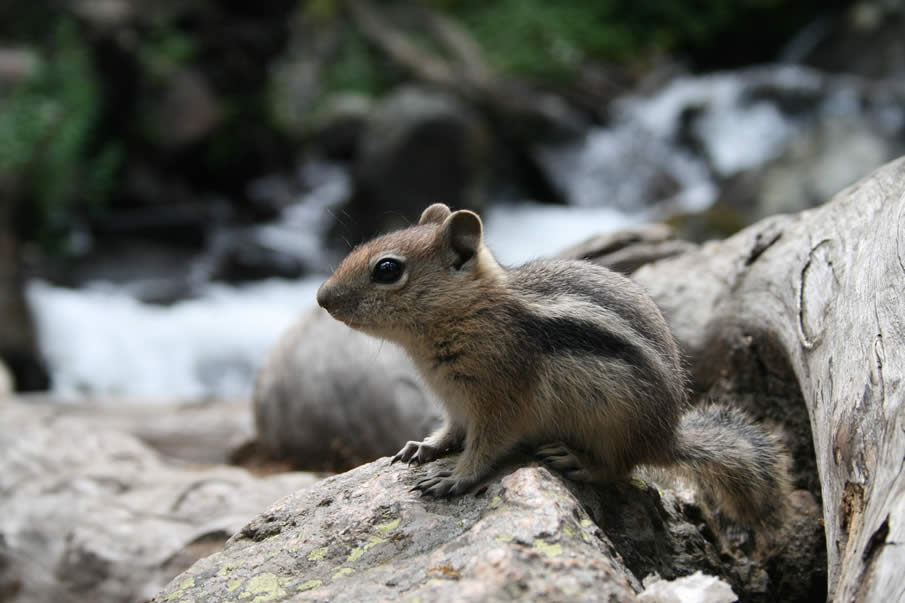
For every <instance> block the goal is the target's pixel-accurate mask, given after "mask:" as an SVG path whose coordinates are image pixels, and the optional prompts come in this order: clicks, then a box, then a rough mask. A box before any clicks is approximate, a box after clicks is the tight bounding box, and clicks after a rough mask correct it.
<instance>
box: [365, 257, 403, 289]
mask: <svg viewBox="0 0 905 603" xmlns="http://www.w3.org/2000/svg"><path fill="white" fill-rule="evenodd" d="M403 272H405V264H403V263H402V262H400V261H399V260H394V259H393V258H383V259H382V260H378V261H377V264H375V265H374V270H372V271H371V280H372V281H374V282H375V283H384V284H389V283H395V282H396V281H398V280H399V279H400V278H401V277H402V273H403Z"/></svg>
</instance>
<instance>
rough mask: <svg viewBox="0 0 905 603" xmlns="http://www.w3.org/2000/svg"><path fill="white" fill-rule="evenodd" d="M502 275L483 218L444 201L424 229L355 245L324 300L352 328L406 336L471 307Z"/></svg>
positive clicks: (320, 295) (428, 213)
mask: <svg viewBox="0 0 905 603" xmlns="http://www.w3.org/2000/svg"><path fill="white" fill-rule="evenodd" d="M502 278H504V276H503V271H502V269H501V268H500V266H499V264H497V262H496V260H495V259H494V258H493V256H492V255H491V254H490V252H489V251H488V250H487V248H486V247H485V246H484V243H483V225H482V224H481V218H479V217H478V215H477V214H475V213H473V212H470V211H467V210H461V211H456V212H452V211H450V209H449V208H448V207H447V206H446V205H443V204H442V203H436V204H434V205H431V206H430V207H428V208H427V209H425V210H424V213H422V214H421V219H420V220H419V221H418V224H417V226H412V227H410V228H406V229H404V230H400V231H397V232H392V233H390V234H387V235H384V236H381V237H378V238H376V239H373V240H371V241H369V242H367V243H364V244H362V245H359V246H358V247H356V248H355V249H353V250H352V251H351V252H350V253H349V255H348V256H347V257H346V258H345V259H344V260H343V261H342V263H341V264H340V265H339V268H337V269H336V272H334V273H333V276H331V277H330V278H329V279H327V281H326V282H324V284H322V285H321V286H320V289H318V291H317V303H318V304H320V306H321V307H323V308H324V309H326V310H327V311H328V312H329V313H330V314H331V315H332V316H333V317H334V318H336V319H337V320H341V321H342V322H344V323H346V324H347V325H349V326H350V327H353V328H356V329H360V330H362V331H364V332H366V333H369V334H371V335H376V336H379V337H385V338H387V339H391V340H401V339H405V338H406V337H407V336H408V335H410V334H412V333H418V332H421V330H422V329H423V326H424V325H425V322H426V321H431V320H434V319H435V318H436V317H437V316H444V315H448V314H449V313H450V311H451V310H454V309H461V308H467V307H468V306H469V305H470V304H471V301H473V299H474V296H475V295H480V294H481V291H482V290H486V287H487V286H492V284H493V283H495V282H497V281H498V280H499V279H502Z"/></svg>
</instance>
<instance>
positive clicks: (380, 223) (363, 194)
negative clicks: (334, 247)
mask: <svg viewBox="0 0 905 603" xmlns="http://www.w3.org/2000/svg"><path fill="white" fill-rule="evenodd" d="M489 147H490V134H489V133H488V132H487V130H486V128H485V127H484V124H483V123H482V122H481V121H480V119H479V118H478V117H477V116H475V115H474V114H473V113H472V112H471V111H470V110H469V109H468V108H467V107H466V106H465V105H463V104H462V103H461V102H459V101H458V100H457V99H456V98H455V97H453V96H451V95H449V94H445V93H442V92H435V91H430V90H426V89H422V88H415V87H404V88H400V89H398V90H397V91H396V92H394V93H392V94H391V95H390V96H388V97H387V98H386V99H384V100H383V101H382V102H381V103H380V104H379V105H378V106H377V107H376V108H375V109H374V111H372V112H371V114H370V116H369V118H368V123H367V125H366V127H365V131H364V134H363V136H362V139H361V144H360V145H359V154H358V160H357V162H356V166H355V193H354V195H353V198H352V200H351V201H350V204H349V207H348V208H347V211H348V213H349V220H348V228H349V229H354V230H350V231H349V232H346V233H345V234H346V235H348V237H349V240H352V241H357V240H361V239H365V238H369V237H370V236H372V235H373V234H375V233H377V232H385V231H388V230H394V229H396V228H399V227H401V226H407V225H409V224H410V223H412V222H415V221H417V219H418V216H419V215H420V212H421V210H423V209H424V204H425V203H426V202H434V201H442V202H443V203H447V204H448V205H451V206H453V207H456V208H470V209H480V207H481V206H482V205H483V202H484V186H485V180H486V177H487V174H486V166H487V165H488V157H489V151H490V149H489ZM426 200H427V201H426Z"/></svg>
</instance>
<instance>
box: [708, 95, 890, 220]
mask: <svg viewBox="0 0 905 603" xmlns="http://www.w3.org/2000/svg"><path fill="white" fill-rule="evenodd" d="M896 115H898V117H895V119H903V118H905V114H903V113H901V110H899V112H898V113H897V114H896ZM891 119H892V118H891ZM888 125H889V124H883V123H882V122H881V121H880V120H878V119H877V116H876V115H874V116H871V115H868V114H865V115H861V116H858V115H847V116H840V115H838V114H834V113H830V114H828V115H825V116H822V117H820V118H819V119H817V120H816V121H815V122H814V123H813V124H812V125H811V127H809V128H805V129H803V130H802V131H801V132H800V133H798V134H796V135H795V136H794V137H793V138H792V139H791V140H790V141H789V143H788V144H787V145H786V146H785V149H784V150H783V152H782V153H781V154H780V155H779V156H778V157H776V158H775V159H773V160H771V161H769V162H767V163H766V164H765V165H763V166H761V167H758V168H754V169H751V170H747V171H745V172H742V173H741V174H739V175H737V176H736V177H733V178H732V179H730V180H729V182H728V183H727V185H726V187H725V188H724V190H723V192H722V194H721V196H720V200H719V201H718V203H717V206H716V207H715V210H718V211H723V212H725V211H736V212H738V214H739V217H740V218H741V219H742V221H743V222H755V221H757V220H759V219H761V218H764V217H766V216H769V215H772V214H776V213H789V212H796V211H801V210H804V209H809V208H812V207H816V206H818V205H820V204H822V203H824V202H825V201H826V200H828V199H830V198H831V197H832V196H833V195H834V194H835V193H836V192H838V191H839V190H841V189H843V188H845V187H846V186H849V185H850V184H853V183H854V182H855V181H857V180H858V179H859V178H862V177H864V176H865V175H866V174H868V173H870V172H871V171H872V170H874V169H875V168H876V167H877V166H879V165H882V164H884V163H886V162H887V161H890V160H892V159H894V158H895V157H897V156H899V155H900V154H902V153H903V152H905V144H903V143H902V141H901V139H900V135H899V134H898V132H897V131H895V130H890V129H888V128H887V126H888ZM713 211H714V210H711V212H713Z"/></svg>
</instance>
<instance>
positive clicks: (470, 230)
mask: <svg viewBox="0 0 905 603" xmlns="http://www.w3.org/2000/svg"><path fill="white" fill-rule="evenodd" d="M443 229H444V231H445V234H446V240H447V241H448V242H449V246H450V247H452V249H453V251H455V252H456V254H457V255H458V256H459V260H458V261H457V262H456V264H455V266H456V268H457V269H458V268H461V267H462V264H464V263H465V262H467V261H468V260H470V259H471V258H473V257H474V255H475V254H476V253H477V252H478V248H479V247H480V246H481V237H482V234H483V231H484V226H483V225H482V224H481V218H479V217H478V214H476V213H474V212H471V211H468V210H467V209H463V210H459V211H457V212H454V213H452V214H450V215H449V217H448V218H446V222H444V223H443Z"/></svg>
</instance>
